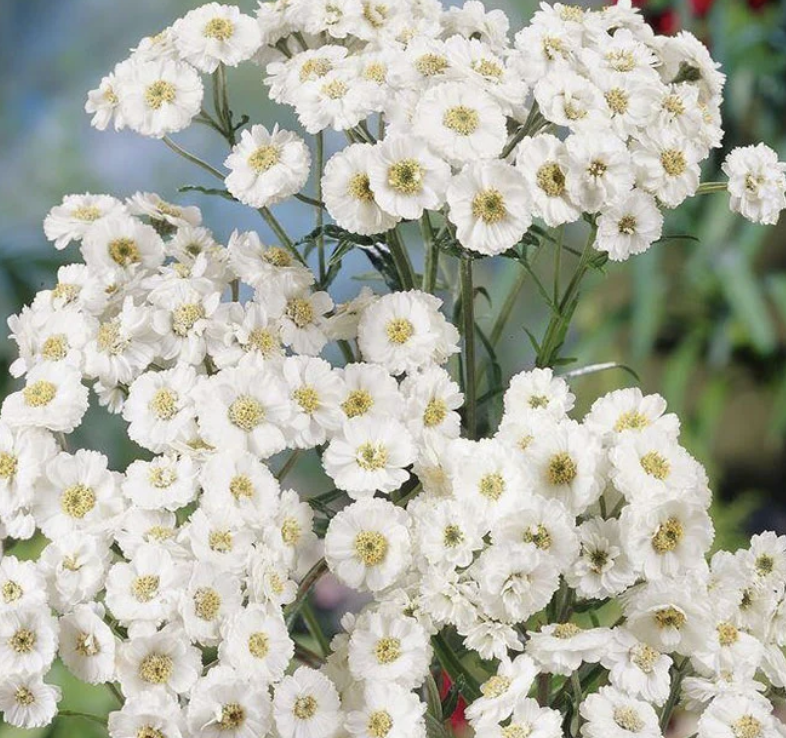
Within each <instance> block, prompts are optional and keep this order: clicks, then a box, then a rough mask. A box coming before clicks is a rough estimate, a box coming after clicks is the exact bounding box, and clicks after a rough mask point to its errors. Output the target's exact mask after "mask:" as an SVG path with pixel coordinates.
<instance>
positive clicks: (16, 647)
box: [8, 628, 38, 654]
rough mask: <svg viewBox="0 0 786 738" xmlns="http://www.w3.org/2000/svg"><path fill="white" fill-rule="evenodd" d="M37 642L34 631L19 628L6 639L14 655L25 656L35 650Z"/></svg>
mask: <svg viewBox="0 0 786 738" xmlns="http://www.w3.org/2000/svg"><path fill="white" fill-rule="evenodd" d="M37 640H38V639H37V638H36V634H35V631H33V630H28V629H27V628H20V629H19V630H17V631H16V633H14V634H13V635H12V636H11V637H10V638H9V639H8V645H9V646H10V647H11V650H12V651H14V652H15V653H18V654H26V653H30V652H31V651H32V650H33V649H34V648H35V643H36V641H37Z"/></svg>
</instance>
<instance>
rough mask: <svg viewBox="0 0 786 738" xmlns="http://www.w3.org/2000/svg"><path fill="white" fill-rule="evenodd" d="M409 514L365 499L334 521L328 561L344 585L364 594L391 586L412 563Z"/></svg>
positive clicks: (329, 534)
mask: <svg viewBox="0 0 786 738" xmlns="http://www.w3.org/2000/svg"><path fill="white" fill-rule="evenodd" d="M406 523H407V513H406V511H405V510H403V509H402V508H399V507H396V506H395V505H393V504H391V503H390V502H387V501H385V500H379V499H362V500H359V501H357V502H355V503H353V504H351V505H349V506H348V507H345V508H344V509H343V510H342V511H341V512H340V513H338V514H337V515H336V516H335V517H334V518H332V519H331V521H330V524H329V526H328V530H327V535H326V536H325V558H326V559H327V562H328V566H329V567H330V570H331V571H332V572H333V573H334V574H335V575H336V577H338V579H340V580H341V581H342V582H344V584H346V585H347V586H349V587H352V588H353V589H359V590H361V591H364V590H370V591H372V592H377V591H379V590H382V589H385V588H387V587H390V586H391V585H392V584H393V583H394V582H395V581H396V580H397V579H398V577H400V576H401V574H402V573H403V572H404V570H405V569H406V568H407V566H408V565H409V562H410V557H411V551H410V538H409V532H408V531H407V527H406Z"/></svg>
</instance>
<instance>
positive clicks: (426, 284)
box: [420, 210, 439, 295]
mask: <svg viewBox="0 0 786 738" xmlns="http://www.w3.org/2000/svg"><path fill="white" fill-rule="evenodd" d="M420 231H421V233H422V234H423V245H424V247H425V249H426V262H425V264H424V266H423V280H422V282H421V284H422V287H423V291H424V292H428V293H429V294H430V295H431V294H433V292H434V288H435V287H436V284H437V272H438V270H439V251H438V250H437V244H436V243H435V239H434V228H433V227H432V225H431V218H429V214H428V210H426V211H424V212H423V217H422V218H421V219H420Z"/></svg>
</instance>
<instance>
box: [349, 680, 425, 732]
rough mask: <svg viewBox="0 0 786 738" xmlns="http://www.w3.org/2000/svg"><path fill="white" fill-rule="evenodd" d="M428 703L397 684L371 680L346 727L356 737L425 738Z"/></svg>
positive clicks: (350, 715) (351, 713)
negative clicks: (425, 716)
mask: <svg viewBox="0 0 786 738" xmlns="http://www.w3.org/2000/svg"><path fill="white" fill-rule="evenodd" d="M425 710H426V706H425V705H424V704H423V703H422V702H421V701H420V699H419V698H418V696H417V695H416V694H413V693H412V692H408V691H407V690H406V689H404V688H402V687H400V686H399V685H397V684H395V683H387V684H382V683H376V684H375V683H370V684H367V685H366V687H365V689H364V690H363V704H362V707H361V708H360V709H359V710H354V711H352V712H350V713H349V714H348V715H347V718H346V722H345V724H344V725H345V728H346V730H347V732H349V734H350V735H352V736H355V738H376V737H377V736H378V735H379V734H380V733H382V732H384V734H385V736H386V738H423V737H424V736H425V735H426V726H425V723H424V721H423V714H424V713H425Z"/></svg>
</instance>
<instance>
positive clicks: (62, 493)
mask: <svg viewBox="0 0 786 738" xmlns="http://www.w3.org/2000/svg"><path fill="white" fill-rule="evenodd" d="M116 477H117V475H116V474H115V472H111V471H109V470H108V469H107V458H106V456H104V455H103V454H100V453H98V452H97V451H88V450H86V449H79V450H78V451H77V452H76V453H75V454H73V455H72V454H69V453H65V452H63V453H60V454H58V455H57V456H56V457H55V458H54V459H52V460H51V461H50V462H49V463H48V464H47V465H46V476H45V478H44V479H42V480H41V486H40V488H39V494H38V496H37V497H36V500H35V503H34V515H35V518H36V523H37V524H38V527H39V528H41V530H42V531H43V533H44V535H45V536H46V537H47V538H49V539H50V540H53V541H54V540H57V539H59V538H60V537H61V536H64V535H67V534H68V533H72V532H81V533H90V534H94V535H98V534H103V533H106V532H107V531H108V530H110V528H111V526H112V523H113V522H114V519H115V518H116V516H118V515H119V514H120V513H121V512H122V511H123V499H122V495H121V494H120V490H119V488H118V484H117V478H116Z"/></svg>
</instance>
